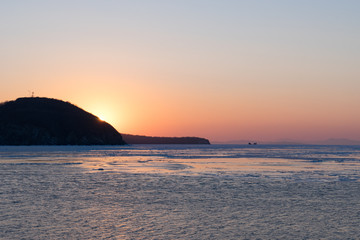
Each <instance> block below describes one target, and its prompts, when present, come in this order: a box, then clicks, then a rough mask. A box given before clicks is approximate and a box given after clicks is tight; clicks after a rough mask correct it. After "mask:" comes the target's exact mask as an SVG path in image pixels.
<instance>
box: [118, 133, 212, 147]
mask: <svg viewBox="0 0 360 240" xmlns="http://www.w3.org/2000/svg"><path fill="white" fill-rule="evenodd" d="M121 135H122V136H123V139H124V141H125V142H127V143H128V144H210V142H209V140H207V139H205V138H198V137H148V136H139V135H130V134H124V133H122V134H121Z"/></svg>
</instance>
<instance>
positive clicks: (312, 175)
mask: <svg viewBox="0 0 360 240" xmlns="http://www.w3.org/2000/svg"><path fill="white" fill-rule="evenodd" d="M359 164H360V147H354V146H337V147H336V146H261V145H258V146H256V147H255V146H221V145H212V146H126V147H104V146H102V147H93V146H87V147H73V146H64V147H4V146H3V147H0V201H1V205H0V213H1V214H0V215H1V218H0V239H356V238H357V237H358V236H360V230H359V228H358V226H359V224H360V220H359V219H360V218H359V216H360V184H359V179H360V171H359V170H360V165H359Z"/></svg>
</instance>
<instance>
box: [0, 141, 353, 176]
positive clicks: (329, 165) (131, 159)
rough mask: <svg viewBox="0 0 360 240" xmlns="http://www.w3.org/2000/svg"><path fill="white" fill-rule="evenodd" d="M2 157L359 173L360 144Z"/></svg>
mask: <svg viewBox="0 0 360 240" xmlns="http://www.w3.org/2000/svg"><path fill="white" fill-rule="evenodd" d="M0 157H1V162H2V163H12V164H16V163H19V164H20V163H21V164H31V163H43V164H79V166H81V167H83V168H84V169H87V170H90V171H107V172H128V173H149V174H151V173H153V174H181V175H196V174H200V175H201V174H221V175H224V174H225V175H226V174H230V175H234V174H245V173H247V174H250V173H251V174H260V175H264V176H268V177H270V176H271V177H276V176H277V177H280V178H281V177H286V178H289V177H294V176H296V177H297V178H298V177H302V178H304V179H307V178H310V179H317V180H337V179H339V176H340V177H343V176H344V175H346V176H347V178H348V179H353V180H358V179H359V178H360V177H359V169H360V147H356V146H253V147H249V146H236V145H235V146H234V145H212V146H196V145H192V146H191V145H188V146H182V145H163V146H161V145H138V146H127V147H95V146H63V147H56V146H55V147H50V146H48V147H36V146H34V147H2V148H1V151H0Z"/></svg>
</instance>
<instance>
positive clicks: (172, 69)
mask: <svg viewBox="0 0 360 240" xmlns="http://www.w3.org/2000/svg"><path fill="white" fill-rule="evenodd" d="M359 10H360V1H357V0H344V1H334V0H311V1H309V0H302V1H289V0H273V1H269V0H253V1H242V0H236V1H235V0H221V1H220V0H217V1H214V0H173V1H168V0H167V1H165V0H153V1H151V0H128V1H127V0H124V1H121V0H117V1H115V0H58V1H57V0H53V1H48V0H22V1H21V0H12V1H6V0H0V66H1V67H0V86H1V87H0V102H3V101H9V100H15V99H16V98H18V97H29V96H31V95H32V92H34V95H35V96H39V97H50V98H56V99H61V100H64V101H69V102H71V103H73V104H75V105H77V106H79V107H81V108H83V109H85V110H87V111H89V112H91V113H93V114H95V115H97V116H99V117H100V118H103V119H104V120H106V121H107V122H109V123H110V124H112V125H113V126H114V127H115V128H116V129H117V130H118V131H119V132H121V133H129V134H139V135H150V136H199V137H205V138H208V139H210V140H211V141H215V142H217V141H230V140H240V139H241V140H253V141H258V142H261V141H277V140H281V139H293V140H299V141H313V140H322V139H327V138H349V139H354V140H360V91H359V90H360V66H359V63H360V14H359Z"/></svg>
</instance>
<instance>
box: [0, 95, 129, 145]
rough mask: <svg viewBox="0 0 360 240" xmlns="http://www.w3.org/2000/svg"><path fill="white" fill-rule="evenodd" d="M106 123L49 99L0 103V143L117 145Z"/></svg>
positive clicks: (118, 141) (117, 139)
mask: <svg viewBox="0 0 360 240" xmlns="http://www.w3.org/2000/svg"><path fill="white" fill-rule="evenodd" d="M121 144H125V142H124V141H123V139H122V136H121V134H120V133H118V132H117V131H116V130H115V128H113V127H112V126H111V125H110V124H108V123H106V122H104V121H101V120H100V119H99V118H98V117H96V116H94V115H92V114H91V113H88V112H86V111H84V110H82V109H81V108H78V107H76V106H75V105H73V104H71V103H69V102H64V101H61V100H56V99H50V98H38V97H36V98H33V97H32V98H18V99H16V100H15V101H9V102H5V103H1V104H0V145H121Z"/></svg>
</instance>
